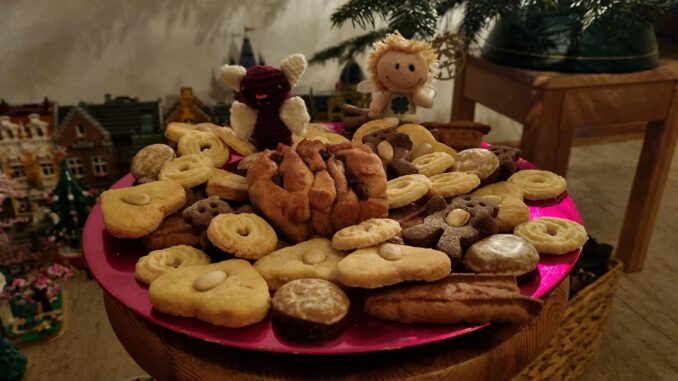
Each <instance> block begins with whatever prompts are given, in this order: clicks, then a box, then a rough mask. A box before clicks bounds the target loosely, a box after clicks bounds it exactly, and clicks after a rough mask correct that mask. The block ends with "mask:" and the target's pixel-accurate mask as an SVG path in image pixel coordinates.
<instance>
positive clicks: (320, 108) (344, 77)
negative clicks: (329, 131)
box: [301, 59, 370, 122]
mask: <svg viewBox="0 0 678 381" xmlns="http://www.w3.org/2000/svg"><path fill="white" fill-rule="evenodd" d="M364 79H365V74H364V73H363V70H362V68H361V67H360V65H358V63H357V62H356V61H355V60H354V59H349V60H348V61H347V62H346V64H345V65H344V67H343V68H342V69H341V73H340V74H339V80H338V81H337V82H336V84H335V89H334V92H332V93H329V94H328V93H320V94H315V93H314V92H313V89H311V91H310V92H309V93H308V94H307V95H302V96H301V98H302V99H303V100H304V102H306V109H307V110H308V112H309V114H310V115H311V120H314V121H323V122H338V121H340V120H341V106H342V105H344V104H350V105H354V106H356V107H361V108H362V107H367V105H368V104H369V102H370V94H364V93H361V92H359V91H358V84H359V83H360V82H361V81H363V80H364Z"/></svg>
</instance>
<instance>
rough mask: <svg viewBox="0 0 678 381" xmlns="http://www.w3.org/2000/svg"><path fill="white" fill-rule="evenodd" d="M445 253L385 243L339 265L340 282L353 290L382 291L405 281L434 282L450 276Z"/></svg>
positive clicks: (448, 263) (354, 255)
mask: <svg viewBox="0 0 678 381" xmlns="http://www.w3.org/2000/svg"><path fill="white" fill-rule="evenodd" d="M450 269H451V264H450V258H449V257H448V256H447V255H446V254H445V253H443V252H440V251H437V250H431V249H424V248H420V247H412V246H405V245H396V244H392V243H383V244H381V245H379V246H373V247H368V248H364V249H359V250H356V251H354V252H352V253H350V254H349V255H348V256H346V258H344V259H343V260H342V261H341V262H339V281H340V282H341V283H342V284H344V285H346V286H349V287H360V288H379V287H384V286H389V285H392V284H396V283H400V282H404V281H427V282H432V281H435V280H438V279H441V278H444V277H446V276H447V275H448V274H449V273H450Z"/></svg>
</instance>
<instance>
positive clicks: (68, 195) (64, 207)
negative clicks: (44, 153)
mask: <svg viewBox="0 0 678 381" xmlns="http://www.w3.org/2000/svg"><path fill="white" fill-rule="evenodd" d="M50 197H51V202H50V205H49V208H50V211H51V213H49V214H48V215H47V216H45V224H44V225H45V229H44V233H45V234H46V235H48V236H51V237H53V238H54V241H55V242H57V243H59V244H61V245H62V246H64V247H66V248H71V249H79V248H80V245H81V241H82V229H83V227H84V226H85V221H87V216H88V215H89V211H90V209H91V208H92V205H94V201H95V200H94V197H92V196H91V195H90V193H89V192H88V191H86V190H85V189H83V187H82V185H80V183H79V182H78V181H77V180H76V179H75V178H74V177H73V176H72V175H71V172H70V170H69V169H68V166H67V165H66V160H62V161H61V165H60V175H59V182H58V183H57V185H56V187H54V190H53V191H52V193H51V194H50Z"/></svg>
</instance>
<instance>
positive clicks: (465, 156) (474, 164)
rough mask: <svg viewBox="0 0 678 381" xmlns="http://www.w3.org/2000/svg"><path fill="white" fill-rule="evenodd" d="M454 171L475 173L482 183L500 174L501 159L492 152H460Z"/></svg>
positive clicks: (482, 150) (477, 149)
mask: <svg viewBox="0 0 678 381" xmlns="http://www.w3.org/2000/svg"><path fill="white" fill-rule="evenodd" d="M452 170H454V171H455V172H467V173H475V174H476V175H478V178H480V180H481V181H482V180H485V179H489V178H490V177H491V176H493V175H497V174H498V173H499V172H498V170H499V159H498V158H497V155H495V154H494V153H493V152H492V151H490V150H487V149H484V148H469V149H465V150H463V151H459V153H458V154H457V157H456V161H455V162H454V166H453V167H452Z"/></svg>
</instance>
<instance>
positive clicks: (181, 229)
mask: <svg viewBox="0 0 678 381" xmlns="http://www.w3.org/2000/svg"><path fill="white" fill-rule="evenodd" d="M201 234H202V230H201V229H199V228H194V227H193V226H192V225H191V224H189V223H188V222H186V221H185V220H184V218H183V217H182V216H181V213H175V214H173V215H171V216H169V217H167V218H165V219H164V220H163V222H162V223H161V224H160V227H158V229H157V230H155V231H153V232H151V233H150V234H148V235H147V236H145V237H143V238H142V241H143V243H144V246H145V247H146V249H147V250H149V251H153V250H160V249H165V248H167V247H172V246H177V245H187V246H196V247H197V246H199V245H200V235H201Z"/></svg>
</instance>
